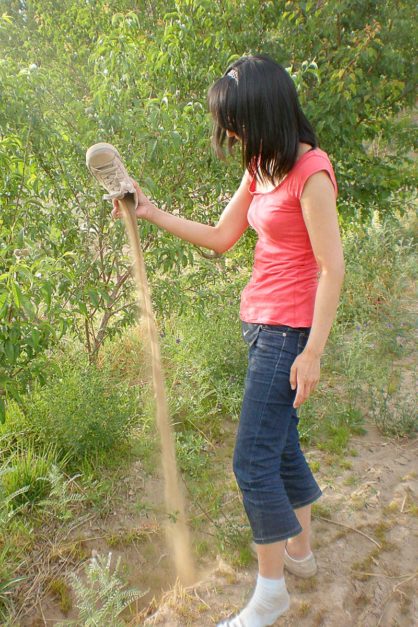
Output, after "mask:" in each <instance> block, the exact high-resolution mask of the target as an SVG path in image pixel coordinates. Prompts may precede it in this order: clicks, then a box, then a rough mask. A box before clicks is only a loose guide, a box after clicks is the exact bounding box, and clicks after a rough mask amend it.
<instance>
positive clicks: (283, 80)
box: [208, 55, 318, 184]
mask: <svg viewBox="0 0 418 627" xmlns="http://www.w3.org/2000/svg"><path fill="white" fill-rule="evenodd" d="M208 105H209V111H210V112H211V114H212V116H213V119H214V123H215V124H214V132H213V144H214V147H215V150H216V153H217V154H218V156H219V157H221V158H224V157H225V155H224V151H223V144H224V142H225V139H226V131H227V130H229V131H233V132H234V133H236V134H237V135H238V137H239V138H240V140H241V142H242V162H243V165H245V167H246V168H247V169H248V171H249V172H250V174H252V175H253V176H256V177H257V178H258V179H259V180H268V181H271V182H272V183H273V184H275V183H277V181H279V180H281V179H282V178H283V177H284V176H285V175H286V174H287V173H288V172H289V171H290V170H291V169H292V167H293V166H294V164H295V162H296V159H297V153H298V147H299V142H304V143H307V144H310V145H311V146H312V148H316V147H317V145H318V143H317V139H316V137H315V133H314V130H313V128H312V126H311V124H310V123H309V121H308V120H307V118H306V117H305V114H304V113H303V111H302V108H301V106H300V104H299V99H298V95H297V92H296V87H295V85H294V83H293V80H292V78H291V77H290V76H289V74H288V73H287V72H286V70H285V69H284V67H282V66H281V65H279V64H278V63H276V62H275V61H273V59H270V57H268V56H266V55H254V56H246V57H241V58H240V59H238V60H237V61H235V62H234V63H232V64H231V65H230V66H229V67H228V69H227V70H226V72H225V74H224V76H222V77H221V78H220V79H218V80H217V81H216V82H215V83H214V84H213V85H212V87H211V88H210V90H209V93H208ZM235 143H236V139H235V138H228V149H229V152H231V150H232V146H233V145H234V144H235Z"/></svg>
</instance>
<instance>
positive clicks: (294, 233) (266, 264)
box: [240, 148, 338, 327]
mask: <svg viewBox="0 0 418 627" xmlns="http://www.w3.org/2000/svg"><path fill="white" fill-rule="evenodd" d="M321 170H325V171H326V172H328V174H329V176H330V178H331V181H332V183H333V185H334V189H335V196H337V194H338V188H337V182H336V180H335V174H334V170H333V168H332V165H331V162H330V160H329V158H328V155H327V153H326V152H324V151H323V150H321V149H320V148H314V149H312V150H308V151H307V152H305V153H304V154H303V155H302V156H301V157H300V158H299V159H298V160H297V161H296V163H295V165H294V166H293V168H292V169H291V170H290V172H289V173H288V174H287V176H286V177H285V178H284V180H283V181H282V182H281V183H279V185H278V186H277V187H275V188H274V189H272V190H271V191H269V192H257V191H256V181H255V179H254V178H253V180H252V182H251V185H250V187H249V191H250V193H251V194H252V195H253V199H252V202H251V204H250V207H249V209H248V214H247V218H248V222H249V224H250V225H251V226H252V227H253V228H254V229H255V231H256V232H257V234H258V241H257V244H256V247H255V256H254V267H253V272H252V276H251V279H250V282H249V283H248V284H247V286H246V287H245V288H244V290H243V292H242V295H241V307H240V318H241V320H243V321H245V322H256V323H259V324H284V325H288V326H291V327H310V326H312V319H313V312H314V305H315V296H316V290H317V286H318V280H319V271H320V268H319V265H318V264H317V262H316V259H315V256H314V253H313V250H312V246H311V242H310V239H309V234H308V230H307V228H306V225H305V221H304V219H303V214H302V208H301V204H300V198H301V196H302V191H303V187H304V185H305V183H306V181H307V179H308V178H309V177H310V176H311V175H312V174H314V173H315V172H320V171H321Z"/></svg>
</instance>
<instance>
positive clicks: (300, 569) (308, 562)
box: [284, 541, 318, 579]
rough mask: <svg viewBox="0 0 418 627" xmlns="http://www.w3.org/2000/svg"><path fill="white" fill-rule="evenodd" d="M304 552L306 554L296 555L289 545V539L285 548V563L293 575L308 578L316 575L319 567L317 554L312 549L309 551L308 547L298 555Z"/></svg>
mask: <svg viewBox="0 0 418 627" xmlns="http://www.w3.org/2000/svg"><path fill="white" fill-rule="evenodd" d="M289 549H290V550H289ZM303 553H304V555H303V556H302V557H295V553H294V552H293V551H292V548H291V547H289V541H287V542H286V546H285V549H284V565H285V568H286V569H287V570H288V571H289V572H291V573H292V574H293V575H296V576H297V577H302V578H304V579H308V578H309V577H313V576H314V575H316V573H317V571H318V567H317V564H316V560H315V556H314V554H313V553H312V551H311V550H310V549H309V550H308V551H307V550H306V548H305V549H304V550H303V551H302V550H299V551H298V552H297V553H296V555H301V554H303Z"/></svg>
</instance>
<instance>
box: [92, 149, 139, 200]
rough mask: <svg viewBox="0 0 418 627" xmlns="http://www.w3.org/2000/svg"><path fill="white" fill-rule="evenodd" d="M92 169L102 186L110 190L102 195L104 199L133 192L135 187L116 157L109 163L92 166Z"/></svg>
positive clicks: (120, 196) (121, 196)
mask: <svg viewBox="0 0 418 627" xmlns="http://www.w3.org/2000/svg"><path fill="white" fill-rule="evenodd" d="M92 171H93V174H94V175H95V176H96V178H98V179H99V180H100V182H101V183H102V185H103V187H105V188H106V189H107V191H108V192H110V193H109V194H105V195H104V196H103V198H104V199H105V200H112V199H113V198H123V196H125V194H127V193H129V192H130V193H132V194H134V193H135V187H134V185H133V183H132V181H131V180H130V179H129V178H128V177H127V174H126V171H125V169H124V167H123V166H122V165H121V163H120V162H119V160H118V159H113V160H112V161H111V162H110V163H109V164H106V165H103V166H99V167H97V166H93V167H92Z"/></svg>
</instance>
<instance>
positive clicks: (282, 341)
mask: <svg viewBox="0 0 418 627" xmlns="http://www.w3.org/2000/svg"><path fill="white" fill-rule="evenodd" d="M309 332H310V327H297V328H295V327H289V326H286V325H269V324H255V323H248V322H242V334H243V338H244V341H245V342H246V343H247V344H248V348H249V354H248V370H247V376H246V380H245V391H244V399H243V404H242V409H241V416H240V422H239V427H238V432H237V438H236V445H235V450H234V460H233V468H234V474H235V477H236V480H237V483H238V485H239V488H240V490H241V493H242V497H243V502H244V507H245V511H246V513H247V516H248V519H249V521H250V525H251V529H252V534H253V539H254V542H256V543H257V544H269V543H271V542H278V541H279V540H286V539H287V538H290V537H292V536H296V535H298V534H299V533H301V531H302V527H301V525H300V523H299V521H298V519H297V517H296V514H295V512H294V511H293V510H294V509H297V508H298V507H303V506H304V505H308V504H309V503H313V502H314V501H316V500H317V499H318V498H319V497H320V496H321V495H322V491H321V489H320V487H319V485H318V484H317V482H316V481H315V479H314V477H313V474H312V471H311V469H310V468H309V466H308V463H307V461H306V459H305V456H304V454H303V452H302V450H301V448H300V443H299V433H298V429H297V425H298V422H299V418H298V416H297V410H296V409H295V408H294V407H293V402H294V400H295V397H296V389H295V390H292V388H291V387H290V381H289V377H290V368H291V366H292V364H293V362H294V360H295V359H296V357H297V355H299V353H301V352H302V350H303V349H304V347H305V345H306V342H307V340H308V336H309Z"/></svg>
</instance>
